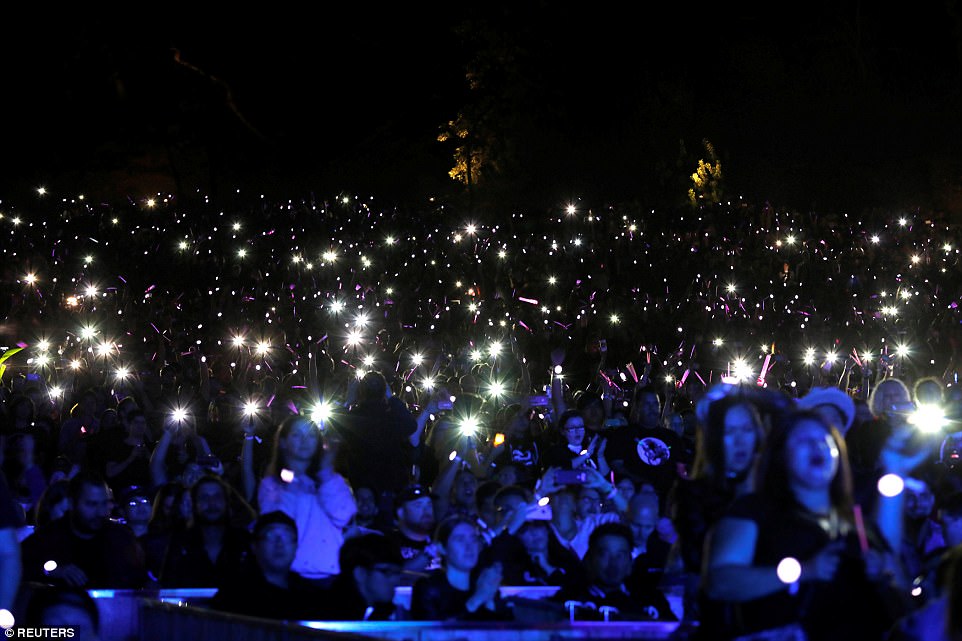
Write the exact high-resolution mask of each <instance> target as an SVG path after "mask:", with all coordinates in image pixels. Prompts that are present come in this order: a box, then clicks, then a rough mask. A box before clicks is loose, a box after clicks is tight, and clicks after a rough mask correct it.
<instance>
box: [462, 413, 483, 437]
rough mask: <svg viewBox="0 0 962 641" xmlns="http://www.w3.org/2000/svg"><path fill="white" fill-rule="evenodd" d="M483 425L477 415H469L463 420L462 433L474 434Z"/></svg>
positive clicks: (465, 434)
mask: <svg viewBox="0 0 962 641" xmlns="http://www.w3.org/2000/svg"><path fill="white" fill-rule="evenodd" d="M479 427H481V423H480V422H479V421H478V419H477V417H476V416H468V417H466V418H464V419H462V420H461V434H463V435H464V436H474V434H475V433H476V432H477V431H478V428H479Z"/></svg>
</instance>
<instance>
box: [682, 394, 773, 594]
mask: <svg viewBox="0 0 962 641" xmlns="http://www.w3.org/2000/svg"><path fill="white" fill-rule="evenodd" d="M714 391H715V392H716V393H719V394H720V395H719V396H718V397H717V398H712V397H708V400H706V401H703V403H704V407H707V410H706V411H705V414H704V416H705V420H704V421H700V422H699V425H698V432H697V436H696V438H697V446H696V451H697V454H696V457H695V462H694V465H693V467H692V472H691V474H690V475H689V477H688V478H686V479H680V480H679V481H678V482H677V483H676V484H675V486H674V488H673V489H672V491H671V493H670V495H669V498H668V502H669V507H668V513H669V516H670V518H671V519H672V521H673V523H674V526H675V531H676V532H677V533H678V539H677V542H676V545H675V548H676V549H675V554H676V555H677V557H678V558H679V560H680V562H681V566H682V570H683V572H685V573H686V574H688V575H689V576H690V577H692V578H695V577H697V576H698V575H699V574H700V573H701V569H702V550H703V549H704V543H705V535H706V534H707V532H708V529H709V528H710V527H711V526H712V525H714V524H715V523H716V522H717V521H718V520H719V519H720V518H721V517H722V515H723V514H724V513H725V511H726V510H727V509H728V507H729V506H730V505H731V503H732V501H734V500H735V499H736V498H738V497H740V496H743V495H745V494H748V493H750V492H752V491H754V490H755V469H756V464H757V461H758V455H759V452H760V451H761V449H762V443H763V442H764V432H765V428H764V426H763V423H762V417H761V414H760V413H759V410H758V408H757V406H756V405H755V404H754V403H753V402H752V401H751V399H749V398H747V397H745V396H744V395H742V394H740V393H737V392H729V393H722V390H721V389H720V388H719V389H716V390H714ZM693 585H694V584H693V583H690V585H689V589H691V588H692V587H693Z"/></svg>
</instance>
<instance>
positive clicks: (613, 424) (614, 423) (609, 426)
mask: <svg viewBox="0 0 962 641" xmlns="http://www.w3.org/2000/svg"><path fill="white" fill-rule="evenodd" d="M627 424H628V421H626V420H625V419H623V418H607V419H605V422H604V429H606V430H613V429H616V428H619V427H624V426H625V425H627Z"/></svg>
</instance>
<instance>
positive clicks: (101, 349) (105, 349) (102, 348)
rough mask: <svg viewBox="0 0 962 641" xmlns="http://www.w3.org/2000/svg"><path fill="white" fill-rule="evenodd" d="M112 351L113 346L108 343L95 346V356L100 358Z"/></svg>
mask: <svg viewBox="0 0 962 641" xmlns="http://www.w3.org/2000/svg"><path fill="white" fill-rule="evenodd" d="M112 349H113V346H112V345H111V344H110V343H101V344H100V345H97V354H99V355H100V356H106V355H107V354H109V353H110V352H111V350H112Z"/></svg>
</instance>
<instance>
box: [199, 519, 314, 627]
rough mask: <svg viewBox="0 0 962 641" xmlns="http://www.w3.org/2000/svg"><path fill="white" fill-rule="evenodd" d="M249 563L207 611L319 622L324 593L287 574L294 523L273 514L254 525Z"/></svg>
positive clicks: (294, 547) (293, 550)
mask: <svg viewBox="0 0 962 641" xmlns="http://www.w3.org/2000/svg"><path fill="white" fill-rule="evenodd" d="M251 550H252V552H253V561H252V562H251V561H248V562H247V563H245V564H244V567H243V569H242V570H241V572H240V574H239V576H238V577H237V578H235V579H234V580H232V581H230V582H229V583H225V584H224V585H222V586H221V587H220V588H219V589H218V590H217V593H216V594H214V597H213V599H211V602H210V607H211V608H213V609H215V610H221V611H224V612H233V613H235V614H243V615H246V616H254V617H261V618H265V619H285V620H289V621H309V620H314V619H317V618H319V615H320V608H319V603H320V602H321V599H322V598H323V597H324V591H323V590H322V589H321V588H319V587H317V586H315V585H314V584H313V583H311V582H310V581H309V580H307V579H305V578H304V577H303V576H301V575H300V574H298V573H297V572H294V571H293V570H291V565H292V564H293V563H294V557H295V555H296V554H297V523H295V521H294V519H292V518H291V517H290V516H288V515H287V514H285V513H284V512H281V511H280V510H275V511H273V512H267V513H265V514H261V515H260V516H259V517H258V518H257V521H256V522H255V523H254V532H253V535H252V543H251Z"/></svg>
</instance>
